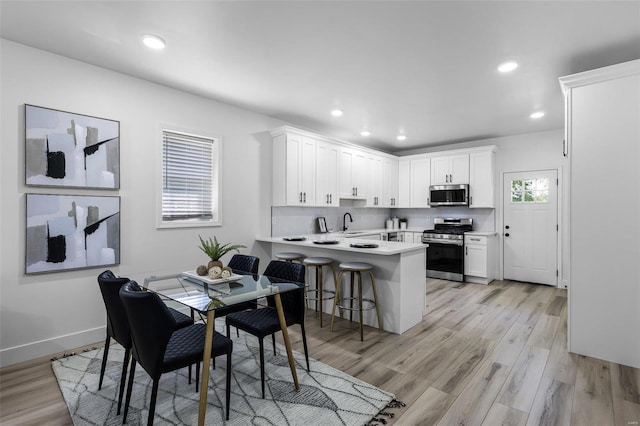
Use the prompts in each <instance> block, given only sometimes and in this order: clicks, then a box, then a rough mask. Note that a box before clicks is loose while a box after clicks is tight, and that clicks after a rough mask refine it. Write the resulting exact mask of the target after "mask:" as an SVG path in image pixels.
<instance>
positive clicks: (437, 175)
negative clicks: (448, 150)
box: [431, 154, 469, 185]
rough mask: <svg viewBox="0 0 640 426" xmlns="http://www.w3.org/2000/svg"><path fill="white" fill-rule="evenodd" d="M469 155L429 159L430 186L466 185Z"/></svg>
mask: <svg viewBox="0 0 640 426" xmlns="http://www.w3.org/2000/svg"><path fill="white" fill-rule="evenodd" d="M468 183H469V154H456V155H447V156H440V157H432V158H431V185H447V184H468Z"/></svg>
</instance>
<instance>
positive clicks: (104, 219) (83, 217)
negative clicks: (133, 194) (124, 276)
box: [25, 194, 120, 274]
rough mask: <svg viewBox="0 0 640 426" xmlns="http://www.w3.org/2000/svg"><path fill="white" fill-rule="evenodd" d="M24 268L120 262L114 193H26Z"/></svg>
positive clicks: (117, 201)
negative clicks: (108, 194) (94, 194)
mask: <svg viewBox="0 0 640 426" xmlns="http://www.w3.org/2000/svg"><path fill="white" fill-rule="evenodd" d="M26 198H27V209H26V212H27V220H26V224H27V235H26V261H25V265H26V273H27V274H37V273H44V272H56V271H68V270H72V269H83V268H93V267H104V266H109V265H118V264H119V263H120V197H117V196H113V197H106V196H92V195H55V194H26Z"/></svg>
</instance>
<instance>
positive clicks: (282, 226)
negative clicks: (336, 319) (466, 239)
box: [271, 207, 495, 237]
mask: <svg viewBox="0 0 640 426" xmlns="http://www.w3.org/2000/svg"><path fill="white" fill-rule="evenodd" d="M345 213H350V214H351V216H352V217H353V223H349V222H348V220H347V226H348V227H349V230H350V231H357V230H361V229H379V228H384V227H385V221H386V220H387V219H388V218H389V217H392V216H397V217H399V218H406V219H407V221H408V225H407V226H408V227H409V228H412V229H415V228H417V229H432V228H433V218H434V217H456V218H461V217H465V218H472V219H473V229H474V231H486V232H491V231H495V210H494V209H469V208H466V207H439V208H432V209H424V208H422V209H417V208H416V209H375V208H364V207H337V208H327V207H272V208H271V236H272V237H282V236H290V235H305V234H312V233H317V232H319V229H318V224H317V220H316V219H317V218H318V217H324V218H325V219H326V221H327V228H329V229H330V230H333V231H339V230H341V229H342V220H343V216H344V214H345Z"/></svg>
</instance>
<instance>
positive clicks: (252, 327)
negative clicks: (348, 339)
mask: <svg viewBox="0 0 640 426" xmlns="http://www.w3.org/2000/svg"><path fill="white" fill-rule="evenodd" d="M264 275H266V276H268V277H269V278H270V279H271V282H273V283H276V282H278V279H281V280H283V281H284V282H290V281H292V282H296V283H300V288H299V289H297V290H292V291H288V292H286V293H282V294H281V295H280V299H281V300H282V310H283V311H284V317H285V321H286V323H287V326H290V325H293V324H299V325H300V328H301V330H302V344H303V346H304V356H305V358H306V361H307V371H309V353H308V351H307V336H306V333H305V329H304V313H305V304H304V277H305V266H304V265H303V264H301V263H293V262H283V261H280V260H272V261H271V262H270V263H269V265H267V269H265V271H264ZM267 305H268V306H267V307H264V308H261V309H253V310H249V311H243V312H235V313H232V314H229V315H227V318H226V324H227V336H229V335H230V332H231V330H230V327H231V326H233V327H236V328H238V329H240V330H243V331H246V332H247V333H249V334H252V335H254V336H256V337H257V338H258V341H259V344H260V382H261V383H260V384H261V387H262V398H264V338H265V337H266V336H269V335H271V336H272V339H273V350H274V354H275V345H276V343H275V333H276V332H278V331H280V330H281V327H280V320H279V318H278V313H277V311H276V307H275V306H276V305H275V300H274V298H273V296H269V297H267Z"/></svg>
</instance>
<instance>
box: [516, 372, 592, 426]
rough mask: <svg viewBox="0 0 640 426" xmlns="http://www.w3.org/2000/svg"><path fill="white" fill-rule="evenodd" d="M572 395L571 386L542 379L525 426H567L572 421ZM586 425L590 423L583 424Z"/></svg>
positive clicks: (572, 389) (572, 388)
mask: <svg viewBox="0 0 640 426" xmlns="http://www.w3.org/2000/svg"><path fill="white" fill-rule="evenodd" d="M573 393H574V387H573V385H568V384H566V383H563V382H559V381H556V380H553V379H550V378H548V377H543V378H542V380H541V381H540V386H539V387H538V393H537V395H536V398H535V400H534V401H533V406H532V407H531V412H530V413H529V418H528V419H527V426H569V425H570V424H571V420H572V407H573V399H574V396H573ZM587 424H591V423H585V425H587ZM602 426H604V425H602Z"/></svg>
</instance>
